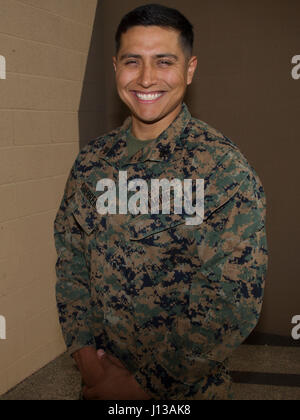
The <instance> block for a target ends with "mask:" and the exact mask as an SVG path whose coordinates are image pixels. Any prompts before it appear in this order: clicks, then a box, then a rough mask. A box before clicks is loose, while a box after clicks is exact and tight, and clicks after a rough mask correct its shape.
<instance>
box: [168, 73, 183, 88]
mask: <svg viewBox="0 0 300 420" xmlns="http://www.w3.org/2000/svg"><path fill="white" fill-rule="evenodd" d="M164 81H165V82H166V83H167V84H168V85H169V86H170V87H171V88H173V89H177V90H181V89H184V88H185V86H186V80H185V77H184V74H183V73H182V72H180V71H178V72H177V71H175V72H170V73H167V74H165V75H164Z"/></svg>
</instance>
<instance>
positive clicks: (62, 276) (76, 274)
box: [54, 162, 95, 355]
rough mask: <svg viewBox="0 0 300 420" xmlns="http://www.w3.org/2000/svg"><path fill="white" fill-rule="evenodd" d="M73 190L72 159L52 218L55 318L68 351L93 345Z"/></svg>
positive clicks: (87, 280) (86, 276)
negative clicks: (69, 170)
mask: <svg viewBox="0 0 300 420" xmlns="http://www.w3.org/2000/svg"><path fill="white" fill-rule="evenodd" d="M75 190H76V162H75V164H74V166H73V168H72V171H71V173H70V175H69V178H68V181H67V184H66V187H65V191H64V195H63V198H62V201H61V205H60V207H59V210H58V213H57V215H56V218H55V222H54V238H55V247H56V251H57V256H58V258H57V262H56V274H57V283H56V301H57V308H58V313H59V322H60V325H61V328H62V333H63V337H64V340H65V343H66V345H67V349H68V352H69V354H70V355H71V354H73V353H74V352H76V351H77V350H79V349H80V348H82V347H86V346H94V345H95V339H94V336H93V334H92V333H91V331H90V315H91V304H90V276H89V269H88V264H87V261H86V258H85V249H84V241H83V236H82V230H81V229H80V227H79V226H78V224H77V223H76V220H75V218H74V216H73V214H72V202H73V200H74V194H75Z"/></svg>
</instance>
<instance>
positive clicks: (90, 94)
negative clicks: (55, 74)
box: [78, 0, 128, 148]
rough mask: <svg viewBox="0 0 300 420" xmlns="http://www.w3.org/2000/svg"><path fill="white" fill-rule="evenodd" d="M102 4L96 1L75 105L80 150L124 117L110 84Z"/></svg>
mask: <svg viewBox="0 0 300 420" xmlns="http://www.w3.org/2000/svg"><path fill="white" fill-rule="evenodd" d="M104 3H105V2H103V1H102V0H99V1H98V5H97V8H96V14H95V21H94V27H93V31H92V37H91V43H90V49H89V53H88V58H87V64H86V71H85V76H84V81H83V87H82V93H81V99H80V106H79V113H78V119H79V135H80V148H82V147H83V146H84V145H85V144H87V143H88V142H89V141H90V140H92V139H94V138H96V137H99V136H100V135H102V134H104V133H106V132H108V131H109V130H111V129H113V128H115V127H116V126H119V125H120V124H121V123H122V121H123V120H124V118H125V117H126V116H127V115H128V112H127V111H126V109H125V107H124V106H123V104H122V103H121V101H120V100H118V98H117V92H116V89H115V84H114V80H113V77H114V74H113V73H114V71H113V66H112V56H113V52H114V50H113V49H111V50H109V48H108V44H109V45H110V44H113V40H108V39H107V26H108V24H109V22H108V21H107V16H106V13H105V4H104ZM112 96H114V98H113V99H114V100H113V102H114V104H115V112H114V118H113V120H112V119H111V118H109V107H110V105H109V103H110V102H111V101H112Z"/></svg>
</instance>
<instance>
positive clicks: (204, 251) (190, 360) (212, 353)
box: [137, 163, 267, 399]
mask: <svg viewBox="0 0 300 420" xmlns="http://www.w3.org/2000/svg"><path fill="white" fill-rule="evenodd" d="M225 166H226V164H225ZM234 166H235V165H234V164H233V165H232V164H231V163H228V164H227V167H226V168H225V169H224V164H222V165H221V166H220V168H219V171H218V176H217V177H216V178H215V180H214V181H212V178H213V177H211V179H210V180H208V181H207V184H209V183H211V187H210V186H209V185H208V187H207V189H206V193H207V197H206V203H211V205H210V204H208V207H207V209H206V213H205V214H206V218H205V220H204V222H203V223H202V224H201V225H200V226H195V228H194V230H193V237H194V250H195V253H194V256H193V257H192V255H191V271H190V275H191V276H192V281H191V288H190V291H189V298H188V303H187V306H186V310H185V316H184V317H181V318H180V319H179V320H178V327H177V328H178V331H177V333H178V335H177V337H175V338H174V341H173V343H171V344H170V346H169V348H168V349H167V350H166V351H165V352H163V353H160V358H159V359H157V360H156V361H155V362H154V363H153V364H152V365H151V366H147V367H145V368H144V369H142V370H141V371H140V372H139V373H138V375H137V379H138V380H139V381H140V383H142V384H143V385H144V386H145V387H146V388H147V387H148V389H150V390H151V392H152V395H153V396H156V398H157V397H158V395H160V396H163V397H162V398H166V399H170V398H171V399H193V396H194V395H196V394H197V392H200V394H199V395H201V393H202V392H204V390H206V391H207V389H208V388H209V387H210V386H212V385H214V381H218V380H219V382H221V379H218V374H219V373H220V371H221V369H222V366H224V365H223V362H224V361H225V360H226V359H227V358H228V356H230V355H231V353H232V352H233V351H234V350H235V349H236V348H237V347H238V346H239V345H240V344H242V342H243V341H244V340H245V339H246V338H247V337H248V336H249V334H250V333H251V332H252V330H253V329H254V327H255V326H256V325H257V322H258V319H259V316H260V312H261V307H262V301H263V294H264V284H265V275H266V269H267V242H266V229H265V217H266V202H265V195H264V191H263V188H262V186H261V184H260V181H259V179H258V177H257V176H256V175H255V174H254V173H252V171H251V170H249V169H245V168H244V169H243V170H237V171H236V174H234V175H232V168H234ZM216 203H217V205H215V204H216ZM214 375H215V376H214ZM216 378H217V379H216ZM219 378H220V377H219ZM201 387H202V391H201Z"/></svg>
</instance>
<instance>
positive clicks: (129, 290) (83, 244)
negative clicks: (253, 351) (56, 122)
mask: <svg viewBox="0 0 300 420" xmlns="http://www.w3.org/2000/svg"><path fill="white" fill-rule="evenodd" d="M130 128H131V117H129V118H128V119H127V120H126V121H125V123H124V124H123V126H122V127H121V128H118V129H116V130H114V131H112V132H110V133H109V134H107V135H104V136H101V137H99V138H97V139H95V140H93V141H91V142H90V143H89V144H88V145H87V146H85V147H84V148H83V149H82V150H81V152H80V153H79V155H78V157H77V159H76V161H75V163H74V165H73V168H72V170H71V172H70V175H69V178H68V181H67V184H66V188H65V192H64V196H63V199H62V202H61V205H60V208H59V211H58V213H57V216H56V219H55V244H56V249H57V253H58V260H57V264H56V272H57V285H56V296H57V304H58V311H59V319H60V324H61V327H62V331H63V335H64V339H65V341H66V345H67V348H68V351H69V353H70V354H72V353H74V352H75V351H77V350H79V349H80V348H82V347H85V346H95V347H96V348H103V349H104V350H105V351H106V352H108V353H110V354H112V355H114V356H116V357H118V358H119V359H120V360H121V361H122V362H123V364H124V365H125V366H126V367H127V368H128V369H129V370H130V371H131V372H132V373H133V374H134V376H135V378H136V380H137V381H138V382H139V383H140V385H141V386H142V387H143V388H144V389H145V390H146V392H148V394H149V395H150V396H151V397H152V398H154V399H165V400H167V399H178V400H179V399H226V398H228V395H229V392H230V384H231V380H230V376H229V375H228V371H227V368H226V361H227V359H228V357H229V356H230V355H231V353H232V352H233V350H235V349H236V348H237V347H238V346H239V345H240V344H241V343H242V342H243V341H244V340H245V339H246V338H247V336H248V335H249V334H250V333H251V331H252V330H253V329H254V327H255V326H256V324H257V321H258V318H259V315H260V311H261V306H262V300H263V293H264V282H265V275H266V268H267V242H266V231H265V217H266V203H265V195H264V191H263V188H262V185H261V182H260V180H259V178H258V176H257V175H256V173H255V171H254V170H253V169H252V168H251V166H250V165H249V163H248V162H247V160H246V159H245V158H244V156H243V155H242V153H241V152H240V151H239V149H238V148H237V146H236V145H235V144H234V143H232V142H231V141H230V140H229V139H228V138H227V137H225V136H223V135H222V134H221V133H220V132H218V131H216V130H215V129H213V128H211V127H209V126H208V125H207V124H205V123H204V122H202V121H200V120H198V119H195V118H193V117H191V115H190V113H189V111H188V109H187V107H186V105H185V104H183V106H182V110H181V113H180V114H179V115H178V117H177V118H176V119H175V121H174V122H173V123H172V124H171V125H170V126H169V127H168V128H167V129H166V130H165V131H164V132H163V133H162V134H161V135H160V136H159V137H158V138H157V139H156V140H155V141H154V143H152V144H151V145H149V146H145V147H144V148H143V149H142V150H140V151H138V152H137V153H136V154H135V155H133V156H132V157H131V159H130V160H128V158H127V147H126V138H127V137H128V133H129V130H130ZM119 171H127V174H128V181H129V180H131V179H136V178H141V179H144V180H146V181H147V182H149V181H150V180H151V179H160V178H167V179H170V180H171V179H173V178H177V179H181V180H184V179H194V180H195V179H204V180H205V213H204V214H205V216H204V221H203V223H202V224H199V225H196V226H189V225H187V224H185V217H186V214H185V212H183V213H182V214H174V212H173V213H172V212H171V213H170V214H167V215H165V214H155V215H154V214H150V213H149V214H139V215H133V214H130V213H128V214H107V215H100V214H99V213H98V212H97V208H96V202H97V198H98V197H99V195H100V194H99V192H97V191H96V185H97V182H98V181H99V180H100V179H103V178H109V179H112V180H114V181H115V183H116V184H117V183H118V175H119Z"/></svg>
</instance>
